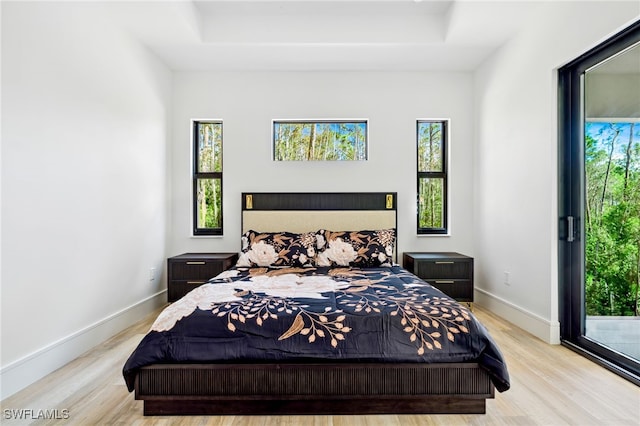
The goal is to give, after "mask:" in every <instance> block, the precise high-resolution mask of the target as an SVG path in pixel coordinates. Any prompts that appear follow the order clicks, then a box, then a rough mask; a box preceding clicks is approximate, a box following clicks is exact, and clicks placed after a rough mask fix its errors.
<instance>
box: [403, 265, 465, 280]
mask: <svg viewBox="0 0 640 426" xmlns="http://www.w3.org/2000/svg"><path fill="white" fill-rule="evenodd" d="M416 266H417V267H416V268H415V269H416V271H417V273H415V272H414V273H415V274H416V275H417V276H419V277H423V278H430V279H462V278H471V276H472V274H473V263H471V262H467V261H455V260H437V261H429V262H418V264H417V265H416Z"/></svg>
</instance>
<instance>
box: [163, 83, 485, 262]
mask: <svg viewBox="0 0 640 426" xmlns="http://www.w3.org/2000/svg"><path fill="white" fill-rule="evenodd" d="M472 106H473V95H472V77H471V74H469V73H440V74H439V73H419V72H415V73H410V72H406V73H403V72H398V73H391V72H390V73H383V72H236V73H230V72H229V73H226V72H225V73H214V72H211V73H208V72H180V73H176V75H175V77H174V108H175V114H174V121H173V130H174V132H173V139H174V141H173V147H172V152H171V159H172V171H173V173H172V185H173V186H172V193H173V203H172V206H173V210H172V214H171V220H172V222H171V229H172V232H171V236H172V240H171V244H170V253H169V255H175V254H179V253H182V252H186V251H223V250H229V251H238V250H240V202H241V200H240V198H241V197H240V194H241V192H243V191H247V192H259V191H265V192H269V191H271V192H278V191H302V192H304V191H310V192H313V191H329V192H330V191H337V192H340V191H397V192H398V244H399V247H398V250H399V252H402V251H407V250H450V251H460V252H463V253H466V254H470V255H472V254H473V253H472V250H473V238H472V237H473V233H472V223H473V208H472V187H473V183H472V178H473V174H472V169H473V162H472V161H473V153H472V147H473V144H472V141H473V127H474V126H473V112H472ZM194 118H200V119H203V118H215V119H222V120H223V122H224V124H223V129H224V142H223V151H224V154H223V155H224V157H223V169H224V171H223V185H224V186H223V197H224V198H223V203H224V236H223V237H218V238H193V237H191V163H190V161H191V157H190V152H191V151H190V146H191V141H190V120H191V119H194ZM290 118H307V119H323V118H366V119H368V120H369V160H368V161H364V162H274V161H272V160H271V143H272V142H271V120H272V119H290ZM418 118H449V119H450V120H451V121H450V123H451V125H450V132H451V137H450V147H451V149H450V153H451V156H450V160H451V174H450V181H449V184H450V208H451V211H452V217H451V236H450V237H416V216H415V209H416V207H415V199H416V195H415V194H416V167H417V166H416V119H418Z"/></svg>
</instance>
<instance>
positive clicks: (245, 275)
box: [123, 266, 509, 392]
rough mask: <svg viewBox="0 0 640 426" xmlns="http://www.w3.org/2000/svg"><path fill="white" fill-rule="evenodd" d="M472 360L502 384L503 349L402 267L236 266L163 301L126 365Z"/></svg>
mask: <svg viewBox="0 0 640 426" xmlns="http://www.w3.org/2000/svg"><path fill="white" fill-rule="evenodd" d="M288 360H289V361H290V360H297V361H314V362H317V361H320V360H329V361H333V362H336V361H349V362H361V361H378V362H428V363H438V362H440V363H445V362H478V363H479V364H480V365H481V366H483V367H484V368H486V370H487V371H488V372H489V373H490V375H491V377H492V380H493V382H494V385H495V386H496V389H498V390H499V391H501V392H502V391H505V390H507V389H508V388H509V375H508V372H507V368H506V365H505V362H504V360H503V357H502V355H501V353H500V351H499V349H498V347H497V346H496V344H495V343H494V341H493V339H492V338H491V336H490V335H489V334H488V332H487V331H486V329H485V328H484V327H483V325H482V324H480V323H479V322H478V321H477V319H476V318H475V317H474V316H473V314H472V313H471V312H469V310H468V309H467V308H466V307H465V306H463V305H460V304H458V303H457V302H456V301H455V300H453V299H451V298H449V297H448V296H446V295H444V294H443V293H441V292H440V291H439V290H438V289H436V288H435V287H432V286H431V285H429V284H427V283H425V282H424V281H422V280H421V279H419V278H418V277H416V276H415V275H413V274H411V273H409V272H408V271H406V270H405V269H403V268H400V267H399V266H393V267H390V268H362V269H360V268H353V267H342V268H280V269H268V268H242V267H236V268H233V269H230V270H228V271H225V272H223V273H222V274H220V275H218V276H217V277H215V278H213V279H211V280H210V281H209V283H207V284H204V285H202V286H200V287H198V288H196V289H194V290H193V291H191V292H190V293H189V294H187V295H186V296H185V297H183V298H182V299H180V300H178V301H176V302H175V303H173V304H172V305H170V306H168V307H167V308H165V309H164V310H163V311H162V313H161V314H160V315H159V316H158V318H157V319H156V321H155V322H154V323H153V325H152V326H151V330H150V331H149V333H148V334H147V335H146V336H145V337H144V338H143V340H142V341H141V342H140V344H139V345H138V347H137V348H136V350H135V351H134V352H133V353H132V354H131V356H130V357H129V359H128V360H127V362H126V364H125V366H124V369H123V374H124V378H125V381H126V383H127V386H128V388H129V390H130V391H131V390H133V383H134V379H135V374H136V371H137V369H139V368H140V367H143V366H145V365H149V364H162V363H199V362H228V361H236V362H252V361H255V362H265V361H274V362H278V361H288Z"/></svg>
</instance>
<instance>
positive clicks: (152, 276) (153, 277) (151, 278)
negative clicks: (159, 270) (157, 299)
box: [149, 268, 156, 282]
mask: <svg viewBox="0 0 640 426" xmlns="http://www.w3.org/2000/svg"><path fill="white" fill-rule="evenodd" d="M155 280H156V268H149V281H151V282H154V281H155Z"/></svg>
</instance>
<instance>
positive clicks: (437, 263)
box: [436, 260, 455, 265]
mask: <svg viewBox="0 0 640 426" xmlns="http://www.w3.org/2000/svg"><path fill="white" fill-rule="evenodd" d="M453 263H455V262H452V261H443V260H441V261H438V262H436V265H451V264H453Z"/></svg>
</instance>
